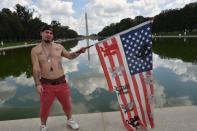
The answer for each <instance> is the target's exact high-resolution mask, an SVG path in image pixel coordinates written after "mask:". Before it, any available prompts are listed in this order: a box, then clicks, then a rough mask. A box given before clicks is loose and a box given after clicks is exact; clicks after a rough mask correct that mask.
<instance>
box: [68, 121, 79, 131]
mask: <svg viewBox="0 0 197 131" xmlns="http://www.w3.org/2000/svg"><path fill="white" fill-rule="evenodd" d="M67 125H68V126H69V127H70V128H71V129H74V130H78V129H79V125H78V124H77V122H75V121H73V120H72V119H69V120H68V121H67Z"/></svg>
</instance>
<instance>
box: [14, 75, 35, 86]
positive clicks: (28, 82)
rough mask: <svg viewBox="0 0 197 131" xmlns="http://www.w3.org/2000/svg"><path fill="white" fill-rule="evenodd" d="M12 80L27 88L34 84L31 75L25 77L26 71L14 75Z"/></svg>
mask: <svg viewBox="0 0 197 131" xmlns="http://www.w3.org/2000/svg"><path fill="white" fill-rule="evenodd" d="M13 80H14V81H15V83H16V84H19V85H22V86H24V87H28V88H29V87H30V86H33V85H34V80H33V77H31V78H27V75H26V73H23V74H21V75H20V76H18V77H14V78H13Z"/></svg>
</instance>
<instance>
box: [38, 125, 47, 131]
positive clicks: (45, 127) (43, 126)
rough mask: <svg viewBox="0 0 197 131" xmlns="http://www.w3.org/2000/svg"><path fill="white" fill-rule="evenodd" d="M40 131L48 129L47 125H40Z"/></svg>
mask: <svg viewBox="0 0 197 131" xmlns="http://www.w3.org/2000/svg"><path fill="white" fill-rule="evenodd" d="M40 131H48V129H47V126H46V125H41V126H40Z"/></svg>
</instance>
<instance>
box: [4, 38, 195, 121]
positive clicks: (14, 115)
mask: <svg viewBox="0 0 197 131" xmlns="http://www.w3.org/2000/svg"><path fill="white" fill-rule="evenodd" d="M186 42H187V43H181V41H180V40H174V39H170V40H167V39H165V40H162V39H161V40H158V39H157V40H156V41H154V43H153V50H154V55H153V60H154V78H155V96H156V106H157V107H169V106H183V105H197V96H196V92H197V88H196V87H197V65H196V57H197V54H196V52H197V51H195V50H196V49H197V48H196V46H197V45H196V44H194V43H195V41H194V42H193V40H191V41H190V40H187V41H186ZM93 43H95V41H90V44H93ZM63 45H64V47H65V48H66V49H68V50H71V51H75V50H77V49H79V48H80V47H82V46H86V41H80V42H79V43H77V42H76V41H75V42H73V43H72V42H70V43H64V44H63ZM30 51H31V48H21V49H15V50H9V51H6V55H5V56H3V55H1V56H0V61H1V64H0V120H5V119H19V118H29V117H38V111H39V96H38V95H37V94H36V90H35V87H34V83H33V78H32V74H31V60H30ZM62 63H63V68H64V70H65V74H66V78H67V80H68V83H69V86H70V88H71V93H72V101H73V109H74V110H73V112H74V113H88V112H104V111H114V110H117V109H118V108H117V100H116V96H115V93H110V92H108V90H107V83H106V80H105V78H104V74H103V71H102V69H101V65H100V61H99V59H98V56H97V53H96V49H95V48H94V47H92V48H91V49H90V60H88V55H87V53H84V54H82V55H81V56H80V57H78V58H77V59H74V60H67V59H64V58H63V59H62ZM51 114H52V115H62V114H63V112H62V110H61V107H60V104H59V103H58V102H57V101H55V102H54V103H53V106H52V109H51Z"/></svg>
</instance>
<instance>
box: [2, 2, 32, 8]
mask: <svg viewBox="0 0 197 131" xmlns="http://www.w3.org/2000/svg"><path fill="white" fill-rule="evenodd" d="M16 4H20V5H22V6H30V4H32V0H1V4H0V10H1V9H2V8H9V9H11V10H12V11H14V10H15V9H14V8H15V5H16Z"/></svg>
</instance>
